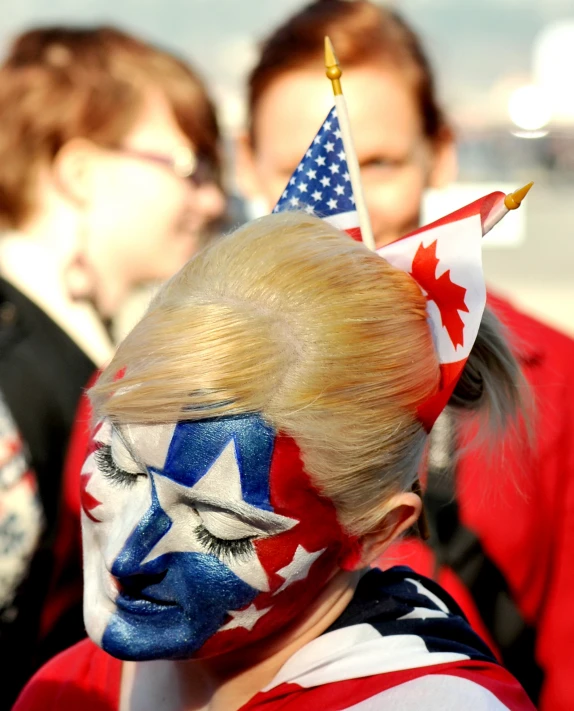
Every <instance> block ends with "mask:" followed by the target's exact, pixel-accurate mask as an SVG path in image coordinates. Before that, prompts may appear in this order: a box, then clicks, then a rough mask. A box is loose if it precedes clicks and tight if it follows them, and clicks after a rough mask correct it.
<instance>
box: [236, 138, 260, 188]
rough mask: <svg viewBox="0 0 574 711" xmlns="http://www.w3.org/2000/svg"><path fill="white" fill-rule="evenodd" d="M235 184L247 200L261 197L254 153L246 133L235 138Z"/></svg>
mask: <svg viewBox="0 0 574 711" xmlns="http://www.w3.org/2000/svg"><path fill="white" fill-rule="evenodd" d="M234 153H235V182H236V184H237V189H238V190H239V192H240V193H241V195H243V197H245V198H247V199H248V200H255V199H257V198H260V197H261V192H262V191H261V186H260V182H259V176H258V173H257V166H256V164H255V153H254V151H253V145H252V143H251V138H250V137H249V135H248V134H247V133H246V132H242V133H240V134H238V135H237V136H236V137H235V141H234Z"/></svg>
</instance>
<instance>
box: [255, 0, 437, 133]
mask: <svg viewBox="0 0 574 711" xmlns="http://www.w3.org/2000/svg"><path fill="white" fill-rule="evenodd" d="M325 35H328V36H329V37H330V38H331V40H332V41H333V44H334V46H335V51H336V52H337V57H338V59H339V61H340V62H341V64H342V66H343V67H347V68H348V67H352V66H357V65H360V64H367V63H371V62H373V61H384V62H387V63H389V64H392V65H394V66H396V67H398V68H399V69H401V71H403V72H404V74H405V77H406V79H407V81H409V82H410V83H411V84H412V87H413V90H414V92H415V94H416V98H417V101H418V105H419V109H420V115H421V118H422V121H423V130H424V133H425V135H426V136H427V137H428V138H429V139H431V140H439V139H440V138H441V137H443V136H444V132H445V130H447V131H449V130H450V129H449V127H448V125H447V122H446V119H445V117H444V115H443V112H442V110H441V108H440V106H439V104H438V100H437V97H436V92H435V82H434V77H433V73H432V70H431V66H430V63H429V61H428V58H427V56H426V54H425V51H424V49H423V47H422V43H421V40H420V38H419V37H418V35H417V34H416V33H415V32H414V31H413V30H412V29H411V28H410V27H409V25H408V24H407V23H406V22H405V20H404V19H403V18H402V17H401V16H400V15H399V14H398V13H397V12H395V11H394V10H390V9H389V8H384V7H379V6H378V5H375V4H374V3H372V2H369V1H368V0H353V1H352V2H351V1H350V0H316V2H313V3H311V4H310V5H307V6H306V7H304V8H303V9H302V10H301V11H300V12H299V13H297V14H296V15H293V16H292V17H291V18H289V19H288V20H287V22H285V24H283V25H282V26H281V27H279V28H278V29H277V30H275V32H273V34H271V35H270V36H269V37H268V38H267V39H266V40H265V41H264V42H263V45H262V47H261V54H260V57H259V62H258V63H257V66H256V67H255V68H254V69H253V70H252V72H251V75H250V77H249V95H248V106H249V117H250V126H249V130H250V135H251V137H252V138H253V136H254V124H255V114H256V110H257V104H258V102H259V100H260V99H261V96H262V95H263V94H264V93H265V90H266V89H267V88H268V87H269V85H270V84H272V83H273V81H274V80H275V79H276V78H277V77H278V76H280V75H281V74H285V73H287V72H289V71H292V70H295V69H299V68H301V67H304V66H307V65H309V64H311V63H314V62H315V63H317V64H318V66H321V64H320V63H321V62H322V57H323V46H324V37H325Z"/></svg>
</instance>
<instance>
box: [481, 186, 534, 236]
mask: <svg viewBox="0 0 574 711" xmlns="http://www.w3.org/2000/svg"><path fill="white" fill-rule="evenodd" d="M533 185H534V183H528V185H525V186H524V187H523V188H519V189H518V190H515V191H514V192H513V193H508V195H505V197H504V199H502V200H500V202H498V203H497V204H496V205H495V206H494V207H493V208H492V210H491V211H490V213H489V214H488V216H487V217H486V219H485V220H484V224H483V227H482V236H483V237H484V235H485V234H486V233H487V232H490V230H491V229H492V228H493V227H494V225H496V224H497V223H498V222H500V220H502V218H503V217H504V216H505V215H506V214H507V213H508V212H509V211H510V210H517V209H518V208H519V207H520V204H521V203H522V201H523V200H524V198H525V197H526V196H527V195H528V192H529V191H530V188H531V187H532V186H533Z"/></svg>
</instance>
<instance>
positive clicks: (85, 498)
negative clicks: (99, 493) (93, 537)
mask: <svg viewBox="0 0 574 711" xmlns="http://www.w3.org/2000/svg"><path fill="white" fill-rule="evenodd" d="M91 477H92V475H91V473H90V474H82V476H81V477H80V501H81V502H82V508H83V509H84V513H85V514H86V516H87V517H88V518H89V519H90V520H91V521H94V522H95V523H100V519H99V518H96V517H95V516H94V514H92V513H91V511H92V509H95V508H96V506H99V505H100V504H101V503H102V502H101V501H98V500H97V499H96V497H95V496H92V495H91V494H90V492H89V491H88V489H87V487H88V484H89V483H90V479H91Z"/></svg>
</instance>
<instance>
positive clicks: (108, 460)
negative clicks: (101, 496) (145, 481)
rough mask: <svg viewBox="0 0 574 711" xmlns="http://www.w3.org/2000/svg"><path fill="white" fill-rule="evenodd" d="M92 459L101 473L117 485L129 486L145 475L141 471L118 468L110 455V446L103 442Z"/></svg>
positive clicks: (145, 475)
mask: <svg viewBox="0 0 574 711" xmlns="http://www.w3.org/2000/svg"><path fill="white" fill-rule="evenodd" d="M94 459H95V460H96V464H97V466H98V469H99V470H100V471H101V473H102V474H103V475H104V476H105V477H106V479H109V480H110V481H111V482H113V483H114V484H116V485H117V486H123V487H131V486H133V485H134V484H135V483H136V481H137V480H138V479H139V478H140V477H147V474H145V473H143V472H138V473H132V472H126V471H125V470H124V469H120V467H118V466H117V464H116V463H115V462H114V458H113V457H112V448H111V446H110V445H109V444H105V445H103V446H102V447H100V448H99V449H97V450H96V451H95V453H94Z"/></svg>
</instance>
